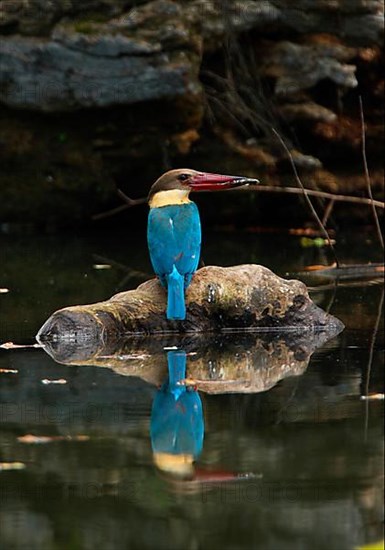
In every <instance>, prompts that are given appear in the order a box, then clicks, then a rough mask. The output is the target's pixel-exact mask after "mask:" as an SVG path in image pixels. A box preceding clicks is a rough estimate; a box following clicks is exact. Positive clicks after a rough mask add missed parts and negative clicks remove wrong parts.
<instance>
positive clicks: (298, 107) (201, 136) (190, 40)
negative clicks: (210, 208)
mask: <svg viewBox="0 0 385 550" xmlns="http://www.w3.org/2000/svg"><path fill="white" fill-rule="evenodd" d="M0 33H1V34H2V36H1V48H0V119H1V125H0V160H1V165H2V168H3V170H2V173H1V176H0V177H1V181H0V194H1V200H0V221H2V222H17V221H23V222H26V221H27V222H33V223H41V224H43V225H46V224H59V225H62V224H63V223H65V224H68V223H69V224H74V223H75V224H76V223H79V222H87V221H89V220H90V219H91V217H92V216H93V215H94V214H96V213H98V212H101V211H103V210H106V209H108V208H109V207H113V206H116V205H118V204H119V199H118V198H117V196H116V186H119V187H121V188H122V189H124V190H125V191H126V192H127V193H128V194H129V195H130V196H144V195H146V193H147V190H148V188H149V186H150V185H151V183H152V182H153V181H154V179H155V178H156V177H157V176H158V175H159V173H161V172H162V171H165V170H166V169H169V168H171V167H178V166H191V167H194V168H197V169H207V170H211V171H219V172H222V173H226V172H227V173H242V174H244V175H249V176H257V177H259V178H260V179H261V181H262V183H264V184H270V185H272V184H274V185H291V184H293V181H294V179H293V174H292V170H291V168H290V165H289V163H288V160H287V155H286V153H285V151H284V150H283V148H282V145H281V143H280V142H279V140H278V139H277V137H276V134H275V133H274V131H273V128H274V129H275V130H276V131H277V132H278V133H279V134H280V135H281V136H282V137H283V138H284V139H285V141H286V143H287V145H288V147H289V148H290V150H291V151H292V154H293V157H294V159H295V162H296V164H297V166H298V167H299V169H300V172H301V177H302V179H303V182H304V184H305V185H306V186H308V187H311V188H315V189H320V190H326V191H332V192H338V193H349V194H357V195H358V196H367V189H366V183H365V177H364V170H363V159H362V154H361V144H362V125H361V119H360V105H359V98H360V96H361V98H362V103H363V112H364V115H365V122H366V153H367V157H368V162H369V168H370V172H371V178H372V188H373V193H374V195H375V197H377V198H379V199H380V200H381V196H382V193H383V177H382V174H383V169H382V166H383V95H384V81H383V66H384V52H383V4H382V2H380V1H377V0H318V1H314V0H296V2H292V1H290V0H271V1H262V0H239V1H234V2H233V1H227V0H221V1H215V0H204V1H202V0H185V1H183V0H179V1H177V0H175V1H172V0H154V1H150V2H148V1H125V0H85V1H83V2H76V1H75V0H4V1H0ZM249 200H250V195H249V194H243V193H241V194H240V195H239V199H238V197H237V200H234V201H232V203H233V206H234V208H233V210H232V211H231V209H230V210H229V212H228V213H227V214H226V215H228V216H229V219H230V218H232V219H233V217H234V211H237V212H238V214H239V213H241V214H242V216H243V215H244V210H245V209H242V208H243V207H242V204H244V203H245V201H249ZM237 201H238V202H237ZM203 202H205V201H203ZM259 204H260V211H261V213H262V219H265V221H267V220H269V219H270V220H271V219H273V222H274V220H276V218H277V212H280V216H279V217H280V218H281V214H282V213H285V212H287V206H286V205H287V197H286V196H285V195H279V196H278V195H274V196H273V195H271V196H269V197H267V194H264V196H263V197H261V200H260V201H259ZM236 205H238V206H236ZM296 205H297V212H298V203H296ZM344 208H345V209H344ZM344 208H342V210H343V211H344V212H345V215H346V216H348V217H349V219H351V217H352V216H353V217H354V219H355V221H357V220H360V221H362V220H364V221H368V219H369V218H370V211H369V210H368V209H367V208H366V207H362V208H361V207H358V208H357V207H356V206H355V207H354V208H353V207H349V208H346V207H344ZM237 209H238V210H237ZM302 210H304V208H303V209H302ZM130 212H132V211H130ZM254 212H255V210H254ZM338 212H341V206H339V209H338ZM226 215H225V217H224V218H222V221H226ZM126 216H127V215H126ZM212 216H213V219H214V220H215V213H213V214H212ZM131 217H132V216H131ZM284 217H285V216H283V218H284Z"/></svg>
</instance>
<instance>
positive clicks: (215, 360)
mask: <svg viewBox="0 0 385 550" xmlns="http://www.w3.org/2000/svg"><path fill="white" fill-rule="evenodd" d="M339 331H340V329H338V328H334V329H329V330H325V331H304V332H303V331H302V332H295V331H292V332H286V333H283V334H282V333H281V334H274V333H273V334H272V333H260V334H252V333H246V334H245V333H237V334H226V335H223V334H222V335H214V334H211V335H207V334H206V335H204V336H202V335H201V336H198V335H195V336H192V335H190V336H184V337H178V336H177V335H175V336H174V337H172V336H169V337H168V338H162V339H161V338H154V337H151V338H149V337H131V338H128V339H126V340H117V341H115V342H111V343H110V344H107V345H105V344H103V343H102V342H94V346H93V347H92V346H91V345H89V344H87V345H86V346H83V345H82V344H81V343H80V342H78V343H75V342H73V343H69V342H68V341H64V340H50V341H47V342H45V344H44V349H45V351H46V352H47V353H49V355H51V356H52V357H53V358H54V359H55V360H56V361H58V362H60V363H64V364H67V365H88V366H91V365H95V366H98V367H107V368H111V369H112V370H113V371H115V372H116V373H118V374H120V375H123V376H138V377H141V378H142V379H143V380H145V381H146V382H149V383H151V384H154V385H159V384H161V383H162V382H163V380H164V378H165V376H166V372H167V366H166V357H165V351H164V350H165V348H166V349H167V348H170V347H171V348H172V347H180V348H183V349H184V350H185V351H186V352H187V353H188V354H189V356H188V362H187V378H189V379H191V381H192V383H195V384H196V385H197V387H198V388H199V389H200V390H202V391H204V392H207V393H213V394H214V393H228V392H240V393H256V392H261V391H266V390H268V389H269V388H271V387H273V386H274V385H275V384H276V383H277V382H278V381H279V380H282V379H283V378H286V377H288V376H296V375H299V374H302V373H303V372H304V371H305V370H306V368H307V365H308V363H309V359H310V356H311V354H312V353H313V352H314V350H315V349H317V348H318V347H319V346H321V345H323V344H324V343H325V342H326V341H327V340H329V339H330V338H332V337H334V336H335V335H336V334H338V332H339Z"/></svg>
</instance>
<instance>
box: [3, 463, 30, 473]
mask: <svg viewBox="0 0 385 550" xmlns="http://www.w3.org/2000/svg"><path fill="white" fill-rule="evenodd" d="M24 468H25V464H24V463H23V462H0V472H7V471H9V470H24Z"/></svg>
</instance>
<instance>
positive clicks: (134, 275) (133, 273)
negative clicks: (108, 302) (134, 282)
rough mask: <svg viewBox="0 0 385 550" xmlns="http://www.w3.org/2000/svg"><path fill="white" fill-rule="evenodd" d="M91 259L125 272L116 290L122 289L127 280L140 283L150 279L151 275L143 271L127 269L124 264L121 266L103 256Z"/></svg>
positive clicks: (95, 255)
mask: <svg viewBox="0 0 385 550" xmlns="http://www.w3.org/2000/svg"><path fill="white" fill-rule="evenodd" d="M92 256H93V258H94V259H95V260H97V261H99V262H102V263H104V264H109V265H111V266H113V267H116V268H117V269H120V270H121V271H125V272H126V275H125V277H124V278H123V279H122V280H121V281H120V282H119V283H118V284H117V286H116V288H117V289H119V288H123V286H124V285H125V284H126V282H127V281H128V280H129V279H139V280H142V281H146V280H147V279H151V277H152V275H150V274H149V273H145V272H144V271H139V270H137V269H133V268H132V267H129V266H127V265H125V264H121V263H120V262H117V261H115V260H112V259H111V258H106V257H105V256H100V255H99V254H93V255H92Z"/></svg>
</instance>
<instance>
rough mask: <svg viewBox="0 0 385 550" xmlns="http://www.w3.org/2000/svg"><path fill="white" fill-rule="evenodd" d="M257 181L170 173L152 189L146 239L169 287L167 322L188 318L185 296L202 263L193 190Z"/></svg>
mask: <svg viewBox="0 0 385 550" xmlns="http://www.w3.org/2000/svg"><path fill="white" fill-rule="evenodd" d="M257 181H258V180H253V179H249V178H241V177H238V176H223V175H219V174H209V173H205V172H196V171H195V170H189V169H181V170H171V171H170V172H166V173H165V174H163V176H161V177H160V178H159V179H158V180H157V181H156V182H155V183H154V185H153V186H152V187H151V189H150V193H149V197H148V203H149V206H150V213H149V218H148V230H147V240H148V247H149V251H150V258H151V262H152V265H153V267H154V271H155V273H156V274H157V275H158V277H159V279H160V282H161V283H162V285H163V286H164V287H166V288H167V292H168V299H167V319H185V318H186V307H185V298H184V293H185V290H186V288H187V287H188V286H189V284H190V282H191V278H192V276H193V274H194V272H195V271H196V269H197V267H198V263H199V256H200V249H201V225H200V219H199V212H198V208H197V206H196V204H195V203H193V202H192V201H190V199H189V193H190V191H213V190H219V189H226V188H230V187H237V186H239V185H245V184H249V183H257Z"/></svg>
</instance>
